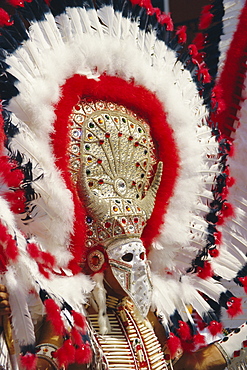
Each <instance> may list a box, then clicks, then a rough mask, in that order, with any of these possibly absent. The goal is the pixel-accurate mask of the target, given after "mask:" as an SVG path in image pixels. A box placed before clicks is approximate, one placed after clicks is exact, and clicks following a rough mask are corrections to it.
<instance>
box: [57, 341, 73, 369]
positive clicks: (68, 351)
mask: <svg viewBox="0 0 247 370" xmlns="http://www.w3.org/2000/svg"><path fill="white" fill-rule="evenodd" d="M54 357H55V358H56V359H57V361H58V364H59V368H60V367H62V366H65V367H66V366H68V365H69V364H73V363H74V362H75V347H74V346H73V344H72V341H71V339H67V340H65V341H64V343H63V346H62V347H61V348H59V349H58V350H57V351H56V352H55V353H54Z"/></svg>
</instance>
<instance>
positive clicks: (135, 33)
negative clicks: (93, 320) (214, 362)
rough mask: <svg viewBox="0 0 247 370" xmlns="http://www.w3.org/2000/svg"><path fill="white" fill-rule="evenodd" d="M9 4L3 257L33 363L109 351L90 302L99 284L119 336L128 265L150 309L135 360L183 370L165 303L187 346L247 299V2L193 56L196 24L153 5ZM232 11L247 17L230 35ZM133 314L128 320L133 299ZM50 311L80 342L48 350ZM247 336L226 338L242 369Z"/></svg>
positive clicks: (212, 13) (101, 302)
mask: <svg viewBox="0 0 247 370" xmlns="http://www.w3.org/2000/svg"><path fill="white" fill-rule="evenodd" d="M9 3H10V4H11V5H13V6H14V7H15V8H16V12H15V14H14V15H13V16H12V17H10V16H9V15H8V14H7V13H6V12H5V11H4V10H3V9H0V10H1V12H0V25H1V26H2V28H1V36H0V46H1V54H0V58H1V59H0V63H1V64H0V66H1V87H2V89H1V98H2V117H3V120H2V123H3V130H2V132H1V138H2V147H1V149H2V157H1V158H0V161H1V166H0V175H1V189H0V190H1V199H0V202H1V211H0V212H1V213H0V216H1V224H0V231H1V245H0V247H1V256H2V257H1V261H0V262H1V265H0V268H1V272H2V274H3V278H2V282H3V283H4V284H5V285H6V287H7V289H8V292H9V300H10V305H11V310H12V325H13V335H14V337H15V342H16V344H18V345H19V347H20V349H19V351H20V353H21V364H22V366H24V367H26V368H28V369H32V368H34V367H35V366H36V365H35V364H36V362H35V361H36V350H37V349H38V357H46V358H48V359H49V361H50V364H51V365H54V366H56V364H58V366H67V365H68V364H70V363H79V364H85V363H90V362H91V363H92V361H94V360H93V358H96V359H97V358H101V359H103V358H104V354H102V353H101V351H102V350H103V352H104V351H105V343H104V337H103V339H98V342H97V335H96V336H95V335H94V333H93V332H92V328H91V327H90V325H89V326H88V327H87V325H86V323H85V319H84V315H85V314H86V313H85V309H84V305H85V303H86V302H87V301H88V299H89V297H91V298H92V303H91V304H92V305H94V307H95V308H97V311H98V314H97V316H98V323H99V324H98V326H99V332H100V333H101V335H104V334H106V333H107V332H111V330H113V328H111V325H110V324H111V320H113V319H112V318H111V316H110V320H109V319H108V316H107V314H106V313H107V309H106V306H107V305H106V293H105V288H104V274H106V271H107V270H106V269H107V268H109V267H110V268H111V271H112V273H113V276H114V279H116V281H117V282H118V283H119V284H120V286H121V287H122V289H123V291H124V292H125V293H126V294H127V295H128V296H129V297H130V298H131V299H132V301H133V303H134V305H135V306H136V309H137V311H138V312H136V313H135V314H134V316H132V313H131V315H130V316H129V322H127V321H126V322H127V324H126V328H130V330H132V329H133V328H132V326H133V327H135V328H136V326H137V331H136V335H137V338H136V337H135V341H134V342H131V340H130V339H127V342H128V345H129V348H128V351H130V352H132V360H133V363H134V365H133V364H132V365H131V363H130V368H138V369H139V368H148V369H151V368H152V369H153V368H157V369H166V367H167V365H166V363H165V360H164V358H163V353H162V351H161V347H160V344H158V343H157V341H156V339H155V354H152V353H151V352H150V351H151V349H150V348H149V344H150V343H149V342H148V340H146V339H145V330H146V328H145V325H144V324H143V321H144V320H145V318H146V316H147V313H148V311H149V309H150V308H151V310H152V311H153V312H155V315H156V317H158V318H159V321H160V323H161V324H162V327H163V330H164V333H165V337H166V339H167V341H166V347H167V348H168V350H167V351H166V354H167V352H169V358H174V357H176V356H178V355H179V356H180V355H181V353H182V352H183V351H184V352H187V351H196V350H198V349H199V348H200V347H202V346H204V345H205V340H204V337H203V336H202V335H201V334H200V331H202V330H205V331H208V333H211V334H212V335H213V336H215V339H216V335H217V334H219V333H222V326H221V324H220V316H221V309H222V308H223V309H224V310H226V311H227V313H228V314H229V316H231V317H232V316H234V315H236V314H238V313H240V312H241V300H240V299H239V298H237V297H235V296H234V295H233V294H232V293H231V292H230V291H229V290H228V289H227V288H226V287H225V286H224V279H225V280H233V281H235V283H237V284H239V285H240V286H243V287H246V286H247V283H246V281H247V278H246V259H247V258H246V250H245V249H246V242H245V235H246V227H245V207H246V192H245V182H246V181H245V173H246V169H245V157H244V154H243V156H241V153H245V151H244V150H245V149H243V145H244V144H242V143H241V140H243V143H245V140H244V135H245V127H244V124H243V123H242V121H244V117H245V102H244V100H243V97H244V78H245V72H246V71H245V66H246V55H245V54H244V53H242V51H240V49H241V50H242V49H243V48H246V47H247V38H246V36H245V33H244V32H243V30H244V27H246V22H245V21H246V18H247V17H246V13H247V5H244V4H242V3H241V2H235V3H234V4H232V3H228V2H227V1H226V2H223V1H219V0H217V1H215V2H214V4H213V5H211V6H209V7H206V8H205V9H204V13H203V15H202V18H201V22H200V27H201V29H202V32H201V33H200V34H199V35H198V36H197V38H196V40H195V43H194V44H192V45H190V47H189V51H188V52H185V53H182V52H180V49H181V44H182V43H183V42H184V41H185V32H184V28H183V27H182V28H180V29H178V30H177V31H176V32H175V33H172V31H173V25H172V21H171V19H170V16H169V15H166V14H163V13H162V12H161V11H160V10H159V9H157V8H153V6H152V5H151V3H149V2H145V1H143V2H138V3H136V2H135V1H131V2H130V1H128V0H126V1H113V2H110V3H109V2H104V1H97V2H96V3H93V2H92V3H91V2H88V1H87V2H84V1H81V0H71V1H70V0H68V1H67V0H66V1H61V0H51V1H47V0H27V1H19V0H9ZM231 11H233V14H234V15H236V14H240V18H239V22H236V23H234V22H230V27H231V26H232V27H233V29H232V30H231V32H230V31H229V23H228V22H227V20H228V18H229V14H230V15H231ZM224 17H225V19H224ZM225 26H226V27H225ZM222 27H224V29H225V31H226V32H225V33H226V34H227V32H228V31H229V33H228V37H227V40H228V41H229V42H230V46H226V44H224V43H223V41H221V34H222ZM235 27H236V30H235ZM234 31H235V33H234ZM232 35H233V36H232ZM240 35H241V37H240ZM213 36H214V38H213ZM231 38H232V41H231ZM227 48H228V50H229V52H228V54H227V51H226V49H227ZM202 49H205V50H207V56H206V57H205V55H204V52H201V51H202ZM198 50H199V51H198ZM219 53H220V54H221V59H220V61H219V60H218V56H219ZM204 58H205V60H206V61H207V63H208V66H209V70H208V69H207V68H206V65H205V63H204ZM218 65H219V70H218V69H217V66H218ZM229 71H231V72H230V73H231V89H230V90H231V91H230V92H229V91H228V89H227V82H226V81H227V79H228V78H229V76H228V75H229ZM216 77H217V78H218V80H217V78H216ZM242 90H243V91H242ZM242 92H243V96H242V95H241V94H242ZM224 102H226V104H227V106H226V107H225V106H224ZM238 112H240V113H239V114H240V115H241V117H239V116H238ZM238 121H239V122H240V126H239V127H238V128H237V129H236V128H235V126H236V122H238ZM233 132H234V133H235V138H234V143H236V144H235V154H234V155H233V137H232V135H231V133H233ZM229 157H231V159H229ZM229 163H230V164H231V167H229ZM230 169H231V171H232V172H230ZM232 173H233V175H234V178H235V180H234V179H233V177H232ZM228 198H229V200H230V201H229V200H228ZM106 280H107V279H106ZM245 289H246V288H245ZM131 304H132V303H131ZM119 310H120V313H119V315H116V316H114V317H116V320H118V318H119V317H120V318H121V319H120V321H119V325H120V326H121V325H124V322H125V320H124V317H125V316H126V315H127V316H128V312H130V311H131V310H130V311H128V310H127V311H125V310H124V309H123V310H122V309H121V308H120V309H119ZM121 312H122V313H121ZM45 313H46V317H47V319H48V321H50V322H51V324H52V326H53V330H54V332H55V335H57V336H58V337H59V338H60V339H61V338H63V339H62V340H61V341H60V342H59V341H58V342H59V344H54V343H55V340H54V343H53V342H52V341H51V342H48V343H47V341H46V340H47V338H45V339H43V340H41V342H40V343H39V344H38V347H37V348H36V349H35V346H36V344H37V336H36V337H35V330H34V324H36V323H38V324H39V322H40V319H42V318H43V315H44V314H45ZM135 315H136V316H135ZM114 320H115V319H114ZM114 320H113V321H114ZM109 321H110V322H109ZM114 325H115V321H114ZM143 325H144V326H143ZM142 326H143V327H142ZM126 328H125V332H126V333H127V331H128V329H126ZM126 330H127V331H126ZM142 330H143V333H142ZM147 330H150V332H151V331H152V329H151V328H150V329H147ZM43 331H44V330H43ZM113 331H114V330H113ZM246 331H247V329H246V326H245V325H243V326H242V327H241V329H240V330H238V331H237V332H236V333H235V335H232V334H230V336H229V337H226V338H227V339H222V343H221V342H218V344H217V346H218V348H219V350H220V351H221V352H222V354H223V356H225V357H226V361H228V363H229V364H230V366H232V367H233V368H234V366H236V367H235V368H237V366H242V365H241V363H244V364H246V357H245V350H244V349H243V348H242V347H243V346H244V345H245V341H246V339H247V336H246ZM123 332H124V331H123ZM150 332H149V333H150ZM130 334H131V333H130ZM131 335H132V334H131ZM152 335H154V334H152ZM127 337H128V335H127V334H126V338H127ZM138 338H139V339H138ZM154 338H155V337H154ZM136 339H137V341H136ZM138 340H139V341H138ZM145 340H146V342H145ZM227 342H228V345H226V343H227ZM229 343H230V345H229ZM100 345H101V347H102V348H100ZM58 347H59V348H58ZM90 348H91V349H92V352H93V354H91V352H90ZM241 349H242V352H240V351H241ZM162 350H163V349H162ZM237 351H239V352H237ZM17 352H18V350H17ZM98 352H100V353H101V354H100V355H98ZM121 353H122V352H121ZM92 355H93V358H92ZM152 356H154V357H152ZM110 357H111V355H110ZM112 357H113V358H114V354H113V355H112ZM106 358H107V356H106ZM152 358H154V359H155V361H153V360H152ZM156 360H157V361H156ZM107 361H108V363H109V368H112V367H111V365H110V362H109V358H108V359H107ZM114 361H115V360H114ZM114 361H113V362H112V363H113V365H114ZM128 362H129V360H128ZM124 363H125V362H123V364H124ZM101 364H102V366H101ZM115 365H116V366H115ZM115 365H114V366H115V367H114V368H117V369H118V370H120V367H121V369H122V368H124V369H125V368H129V367H128V366H127V365H126V366H125V365H123V366H122V363H121V364H120V363H118V362H117V359H116V363H115ZM97 366H98V368H105V367H104V366H106V365H105V364H104V360H102V361H100V362H98V365H97V361H96V363H94V365H92V367H93V368H97ZM132 366H134V367H132ZM243 366H245V365H243Z"/></svg>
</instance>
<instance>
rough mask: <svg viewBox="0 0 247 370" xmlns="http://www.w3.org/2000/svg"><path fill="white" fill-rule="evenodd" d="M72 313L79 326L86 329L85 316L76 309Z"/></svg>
mask: <svg viewBox="0 0 247 370" xmlns="http://www.w3.org/2000/svg"><path fill="white" fill-rule="evenodd" d="M71 313H72V316H73V319H74V322H75V325H76V326H79V328H81V329H82V330H85V329H86V320H85V317H84V316H83V315H82V314H81V313H79V312H76V311H72V312H71Z"/></svg>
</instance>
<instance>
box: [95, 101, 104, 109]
mask: <svg viewBox="0 0 247 370" xmlns="http://www.w3.org/2000/svg"><path fill="white" fill-rule="evenodd" d="M104 106H105V104H104V103H103V102H102V101H98V102H97V103H96V107H97V108H99V109H103V108H104Z"/></svg>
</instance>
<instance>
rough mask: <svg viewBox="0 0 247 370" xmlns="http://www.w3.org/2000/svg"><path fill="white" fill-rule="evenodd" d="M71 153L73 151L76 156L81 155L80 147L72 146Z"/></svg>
mask: <svg viewBox="0 0 247 370" xmlns="http://www.w3.org/2000/svg"><path fill="white" fill-rule="evenodd" d="M71 151H72V152H73V153H75V154H78V153H79V151H80V148H79V146H78V145H72V147H71Z"/></svg>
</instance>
